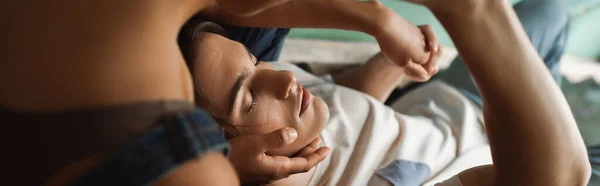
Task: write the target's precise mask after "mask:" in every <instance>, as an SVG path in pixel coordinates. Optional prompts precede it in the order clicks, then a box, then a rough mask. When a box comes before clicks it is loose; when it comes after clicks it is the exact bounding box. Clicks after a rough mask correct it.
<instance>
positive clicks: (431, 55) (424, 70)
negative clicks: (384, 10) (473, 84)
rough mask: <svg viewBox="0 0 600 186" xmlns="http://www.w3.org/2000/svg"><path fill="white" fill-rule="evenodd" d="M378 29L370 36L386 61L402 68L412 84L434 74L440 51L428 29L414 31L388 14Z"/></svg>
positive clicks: (410, 26)
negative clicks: (376, 43)
mask: <svg viewBox="0 0 600 186" xmlns="http://www.w3.org/2000/svg"><path fill="white" fill-rule="evenodd" d="M381 27H382V29H381V32H379V33H378V34H376V35H374V36H375V38H376V39H377V42H378V43H379V46H380V48H381V52H382V53H383V55H384V56H385V57H386V58H387V59H388V60H389V61H391V62H393V63H394V64H396V65H399V66H400V67H403V68H404V70H405V72H406V74H407V75H408V76H409V77H411V79H412V80H413V81H418V82H424V81H427V80H429V78H431V76H433V75H435V74H436V73H437V72H438V67H437V59H438V57H439V55H440V54H441V50H440V46H439V44H438V40H437V37H436V35H435V33H434V32H433V28H432V27H431V26H429V25H425V26H419V27H416V26H414V25H412V24H410V23H409V22H407V21H406V20H404V18H402V17H400V16H398V15H396V14H395V13H390V16H387V18H386V20H385V21H383V23H382V26H381Z"/></svg>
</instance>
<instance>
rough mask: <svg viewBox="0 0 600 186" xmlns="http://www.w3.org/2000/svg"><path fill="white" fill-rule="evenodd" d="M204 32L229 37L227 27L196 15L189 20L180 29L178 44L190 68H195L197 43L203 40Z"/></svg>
mask: <svg viewBox="0 0 600 186" xmlns="http://www.w3.org/2000/svg"><path fill="white" fill-rule="evenodd" d="M202 33H213V34H218V35H221V36H223V37H227V33H226V32H225V29H223V27H221V26H220V25H218V24H217V23H214V22H210V21H205V20H202V19H201V18H196V17H194V18H192V19H190V20H188V21H187V22H186V23H185V24H184V25H183V27H182V28H181V30H180V31H179V35H178V36H177V44H178V45H179V49H180V50H181V54H182V55H183V58H184V60H185V63H186V64H187V66H188V68H189V69H190V70H191V69H192V68H193V67H192V66H193V59H194V58H195V57H196V43H198V41H199V40H202Z"/></svg>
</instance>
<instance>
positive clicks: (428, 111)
mask: <svg viewBox="0 0 600 186" xmlns="http://www.w3.org/2000/svg"><path fill="white" fill-rule="evenodd" d="M503 13H505V14H509V15H510V12H503ZM508 17H509V18H508V19H509V20H511V19H514V17H510V16H508ZM498 19H504V17H503V18H498ZM491 22H495V21H491ZM498 22H501V23H502V21H498ZM443 23H444V22H443ZM491 24H496V23H491ZM445 26H446V25H445ZM192 27H193V28H194V29H192V30H195V32H192V33H191V35H190V38H191V39H193V40H194V42H193V43H194V44H193V45H192V46H190V47H188V48H184V47H182V50H183V52H184V55H189V56H191V57H189V56H188V57H189V58H188V59H193V60H192V62H191V63H190V67H191V68H190V69H191V70H192V73H193V74H194V85H195V88H196V94H197V99H196V100H197V102H198V105H199V106H200V107H202V108H205V109H206V110H208V111H210V112H211V113H212V114H213V115H214V117H215V118H216V120H218V121H219V122H220V124H221V125H222V127H223V128H224V129H225V131H226V133H227V134H228V135H229V136H230V137H233V138H234V137H237V136H244V135H253V134H266V133H270V132H272V131H274V130H277V129H280V128H283V127H292V128H295V129H296V130H297V131H298V137H297V139H296V140H295V141H294V142H293V143H292V144H289V145H287V146H285V147H282V148H279V149H276V150H272V151H269V152H268V153H269V154H272V155H282V156H295V155H301V154H304V153H311V152H314V151H316V150H318V149H319V148H317V147H315V148H308V149H304V150H302V151H300V150H301V149H303V148H304V147H306V146H310V145H309V144H312V145H315V144H320V146H327V147H329V148H331V153H330V155H329V156H328V157H327V158H326V159H325V160H324V161H323V162H321V163H320V164H318V165H317V166H316V168H313V169H312V170H310V171H309V172H306V173H301V174H296V175H293V176H290V177H289V178H286V179H282V180H279V181H276V182H274V183H272V184H273V185H433V184H436V183H439V185H463V184H464V185H489V184H493V183H505V184H507V185H520V184H523V185H527V183H536V184H542V185H543V184H546V183H548V184H546V185H564V184H567V183H568V184H567V185H583V184H585V183H586V182H587V180H586V179H585V177H586V175H589V173H586V171H589V170H587V169H589V167H586V163H587V159H586V157H585V153H584V152H585V149H584V148H581V146H582V143H581V138H580V136H579V137H578V136H577V135H575V136H574V137H573V136H571V137H570V138H572V141H569V142H568V143H570V144H569V145H566V146H561V148H565V147H567V149H564V150H566V151H569V152H572V154H570V155H565V154H561V155H559V156H556V155H555V154H552V153H553V151H551V150H549V151H545V152H547V153H548V154H546V155H547V156H544V157H542V158H541V159H552V160H549V161H553V162H556V163H558V164H561V165H568V166H570V167H571V168H572V169H573V171H574V173H571V170H569V171H564V170H561V169H556V168H554V167H553V168H548V167H547V166H550V165H548V164H545V163H540V164H528V163H523V162H531V161H536V160H535V159H533V158H531V156H528V154H527V153H523V152H531V153H536V152H538V150H539V149H536V148H532V149H523V148H518V149H517V150H514V149H510V148H509V149H508V150H507V148H503V147H497V148H494V144H496V145H500V146H504V145H507V144H505V143H508V142H501V141H510V140H506V139H507V138H509V137H507V136H506V135H505V134H503V133H502V132H505V130H501V129H498V128H497V127H498V126H493V127H494V128H492V129H487V131H488V132H493V133H492V134H494V137H495V138H494V139H492V141H491V142H492V143H491V145H492V148H491V149H492V151H490V142H488V138H487V136H486V126H485V125H484V122H483V121H484V119H483V117H482V109H480V107H479V106H477V104H475V103H474V102H472V101H471V100H470V99H468V98H467V97H465V96H464V95H463V94H462V93H461V92H460V91H458V90H457V89H455V88H454V87H452V86H450V85H448V84H445V83H443V82H432V83H428V84H426V85H424V86H422V87H420V88H418V89H416V90H414V91H412V92H410V93H408V94H407V95H405V96H404V97H402V98H401V99H399V100H397V101H396V102H395V103H394V104H392V106H391V107H388V106H386V105H384V104H383V103H382V101H384V100H385V99H386V98H387V96H388V95H389V93H390V92H391V90H393V88H394V87H395V85H396V84H397V82H398V81H399V79H402V78H403V76H405V74H404V72H403V69H402V68H401V67H398V66H395V65H394V64H391V63H388V62H386V59H385V57H383V56H382V55H380V54H378V55H375V56H373V57H372V58H371V59H370V60H369V61H367V62H366V63H365V65H364V66H362V67H360V68H358V69H353V70H350V71H347V72H344V73H341V74H339V75H336V76H325V77H315V76H313V75H311V74H309V73H306V72H304V71H302V70H301V69H299V68H297V67H295V66H294V65H291V64H287V63H262V62H260V61H258V60H257V59H256V58H255V57H254V56H253V55H252V54H250V53H249V52H248V50H247V49H246V48H245V47H244V46H243V45H242V44H240V43H237V42H235V41H232V40H229V39H227V38H225V37H223V36H222V35H221V34H220V30H221V29H219V26H218V25H216V24H214V23H210V22H203V23H199V24H197V25H193V26H192ZM508 29H509V30H508V31H507V32H510V31H514V30H512V29H514V28H512V27H508ZM517 31H518V30H517ZM451 33H452V32H451ZM488 34H489V33H488ZM484 35H485V34H484ZM491 35H493V33H492V34H491ZM517 38H518V39H525V40H526V38H523V37H522V36H519V37H517ZM492 42H499V43H502V42H503V41H498V40H493V41H492ZM508 42H513V43H514V42H516V43H519V42H522V41H520V40H518V41H508ZM499 43H496V44H499ZM525 43H526V42H525ZM529 45H530V44H529ZM460 50H461V48H460V47H459V51H460ZM504 50H513V49H504ZM434 51H437V52H435V53H434V55H435V56H439V54H440V50H439V49H437V50H434ZM504 52H518V51H504ZM525 53H527V52H525ZM466 54H467V57H465V59H466V60H465V61H467V63H468V59H472V57H471V58H469V55H471V56H472V54H470V53H468V52H467V53H466ZM527 55H535V54H530V53H527ZM536 62H538V61H536ZM539 62H541V60H539ZM520 64H525V63H515V64H512V65H515V66H516V67H511V68H538V67H540V66H539V65H538V66H535V67H528V66H524V67H518V65H520ZM508 65H511V64H508ZM509 69H510V68H509ZM492 74H493V73H492ZM533 76H536V75H533ZM542 76H543V77H542V79H543V78H550V79H551V76H549V75H545V74H544V75H542ZM476 77H477V76H476ZM509 79H510V78H509ZM510 81H511V80H507V82H503V83H502V84H504V83H511V82H510ZM548 82H551V80H550V81H546V82H541V86H542V87H544V86H552V85H549V83H548ZM512 83H514V82H512ZM514 86H516V87H520V88H522V85H519V84H518V83H514ZM516 87H513V88H516ZM546 88H547V87H546ZM551 88H555V87H551ZM525 89H526V88H525ZM549 89H550V88H549ZM527 91H529V94H530V95H524V96H525V97H527V98H528V99H530V98H531V97H532V95H535V94H536V93H540V92H532V91H530V90H525V92H527ZM489 92H490V91H489V90H488V91H487V92H486V91H485V89H484V91H482V96H483V98H484V99H483V100H492V101H495V102H496V103H498V101H497V100H494V99H495V97H494V94H489ZM542 92H543V91H542ZM509 94H510V93H509ZM486 96H487V97H486ZM495 96H498V95H497V94H495ZM538 97H539V95H538ZM530 100H531V99H530ZM550 103H551V104H549V105H548V106H552V101H550ZM518 104H522V103H518ZM530 104H537V103H530ZM505 106H506V108H511V106H514V105H510V103H507V105H505ZM521 106H522V105H521ZM559 106H560V104H559ZM486 108H489V109H488V110H492V111H494V113H502V112H498V107H494V106H489V107H488V106H486ZM567 110H568V108H567ZM542 112H544V111H540V112H539V113H536V114H534V115H536V117H542V118H543V117H548V118H551V117H558V118H559V119H560V117H561V116H551V115H549V114H548V113H542ZM506 113H508V115H506ZM506 113H505V115H504V116H515V118H519V117H520V116H519V115H518V114H517V115H511V114H512V113H513V112H511V111H507V112H506ZM499 115H501V114H499ZM571 117H572V116H571ZM488 118H495V119H497V120H490V119H488ZM504 121H514V123H515V124H518V123H519V122H520V121H519V119H513V120H510V119H507V117H504V118H499V117H498V116H493V114H487V117H486V123H491V124H497V123H503V122H504ZM532 123H534V124H531V126H528V127H530V128H536V127H538V126H536V125H539V124H535V123H536V122H532ZM488 125H489V124H488ZM506 125H507V126H508V125H511V124H506ZM518 126H519V125H517V127H515V126H512V125H511V126H510V127H514V131H515V136H514V137H511V138H517V139H525V142H524V143H523V144H525V145H523V146H527V145H532V144H533V145H535V146H536V147H537V148H548V147H551V149H552V148H555V146H543V145H544V144H534V143H543V142H537V141H539V140H537V141H536V140H532V139H528V138H527V137H519V136H516V135H525V136H531V135H530V134H528V133H527V132H523V131H527V130H524V129H521V128H527V127H521V128H518ZM520 126H524V125H520ZM488 127H490V126H488ZM549 127H550V128H552V127H556V128H555V129H556V130H560V131H573V130H575V131H576V130H577V129H576V128H575V129H573V127H574V126H572V125H568V124H565V126H560V125H552V126H549ZM561 127H563V128H561ZM566 129H568V130H566ZM496 131H500V132H496ZM549 131H555V130H554V129H551V130H549ZM546 132H547V134H545V135H546V136H551V135H555V134H554V133H551V132H548V131H546ZM541 133H544V131H542V132H541ZM567 133H569V132H567ZM571 133H572V132H571ZM542 136H544V135H542ZM318 137H320V139H319V138H318ZM538 137H539V136H538ZM532 138H533V137H532ZM315 139H316V140H315ZM530 140H531V141H536V142H531V144H530V143H529V142H528V141H530ZM548 140H550V139H548ZM494 141H495V143H494ZM499 141H500V142H499ZM542 141H544V140H542ZM565 144H567V143H565ZM510 145H515V146H518V145H519V144H510ZM523 146H520V147H523ZM558 146H560V144H559V145H558ZM511 150H512V151H511ZM519 150H520V151H519ZM494 151H497V152H498V151H499V152H503V153H497V154H494V156H495V158H497V159H498V160H497V161H498V162H494V161H492V153H491V152H494ZM581 151H582V152H583V153H582V152H581ZM515 154H516V155H515ZM521 154H523V155H521ZM582 154H583V156H582ZM507 157H508V158H507ZM507 159H509V160H512V162H511V161H506V160H507ZM500 160H502V161H500ZM523 160H527V161H523ZM582 162H583V164H581V163H582ZM493 163H496V164H495V165H491V164H493ZM499 163H503V164H502V165H500V164H499ZM481 165H485V166H481ZM536 166H537V167H536ZM499 167H502V168H499ZM571 168H569V169H571ZM529 169H533V170H546V171H539V172H536V173H532V172H526V170H529ZM465 170H467V171H465ZM513 173H514V174H513ZM457 174H458V176H455V175H457ZM544 176H552V177H556V178H555V179H546V178H544V180H545V181H543V180H542V179H540V178H542V177H544ZM500 185H504V184H500Z"/></svg>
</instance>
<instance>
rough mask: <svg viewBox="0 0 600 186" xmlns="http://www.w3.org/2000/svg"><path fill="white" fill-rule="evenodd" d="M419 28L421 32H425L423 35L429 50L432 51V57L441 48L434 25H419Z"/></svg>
mask: <svg viewBox="0 0 600 186" xmlns="http://www.w3.org/2000/svg"><path fill="white" fill-rule="evenodd" d="M419 28H420V29H421V32H423V35H425V41H426V42H427V48H428V50H429V51H430V52H431V53H432V56H430V57H433V55H434V53H436V52H437V49H438V48H439V44H438V39H437V36H436V35H435V32H434V31H433V27H431V26H430V25H422V26H419Z"/></svg>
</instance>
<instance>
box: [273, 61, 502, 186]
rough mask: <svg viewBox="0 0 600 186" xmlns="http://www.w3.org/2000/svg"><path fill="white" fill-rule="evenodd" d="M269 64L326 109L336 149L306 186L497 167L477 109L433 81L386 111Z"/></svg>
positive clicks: (432, 179)
mask: <svg viewBox="0 0 600 186" xmlns="http://www.w3.org/2000/svg"><path fill="white" fill-rule="evenodd" d="M271 64H272V65H273V66H274V67H275V68H277V69H281V70H290V71H292V72H294V74H295V75H296V79H297V81H298V82H299V83H300V84H302V86H304V87H306V88H308V89H309V90H310V91H311V93H312V94H313V95H315V96H318V97H321V98H322V99H323V100H324V101H325V102H326V103H327V105H328V106H329V114H330V118H329V121H328V123H327V126H326V127H325V129H324V130H323V131H322V132H321V138H322V140H323V144H324V145H325V146H328V147H330V148H331V149H332V151H331V153H330V154H329V155H328V156H327V158H326V159H325V160H323V161H322V162H321V163H319V164H318V165H317V167H316V170H315V173H314V175H313V177H312V178H311V180H310V182H309V185H344V186H345V185H360V186H362V185H407V186H411V185H433V184H436V183H439V182H442V181H444V180H446V179H449V178H451V177H452V176H454V175H456V174H457V173H459V172H461V171H463V170H465V169H468V168H471V167H475V166H478V165H485V164H491V163H492V159H491V153H490V149H489V145H488V141H487V138H486V135H485V130H484V126H483V122H482V120H481V113H480V112H481V111H480V109H479V108H478V107H476V106H474V105H473V104H472V103H471V102H470V101H469V100H468V99H467V98H466V97H464V96H463V95H462V94H461V93H460V92H458V91H457V90H456V89H455V88H453V87H450V86H449V85H447V84H444V83H442V82H439V81H438V82H430V83H428V84H426V85H424V86H422V87H419V88H417V89H416V90H413V91H411V92H409V93H408V94H406V95H405V96H403V97H402V98H401V99H399V100H397V101H396V102H395V103H394V104H392V106H391V107H388V106H386V105H384V104H383V103H381V102H380V101H378V100H376V99H374V98H373V97H371V96H369V95H367V94H364V93H362V92H359V91H356V90H353V89H349V88H346V87H343V86H339V85H336V84H334V83H333V82H332V81H330V80H328V79H327V77H325V78H319V77H316V76H314V75H312V74H310V73H307V72H304V71H303V70H301V69H300V68H297V67H296V66H294V65H292V64H289V63H271ZM329 79H330V78H329ZM446 183H448V182H446ZM458 183H460V182H458Z"/></svg>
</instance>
